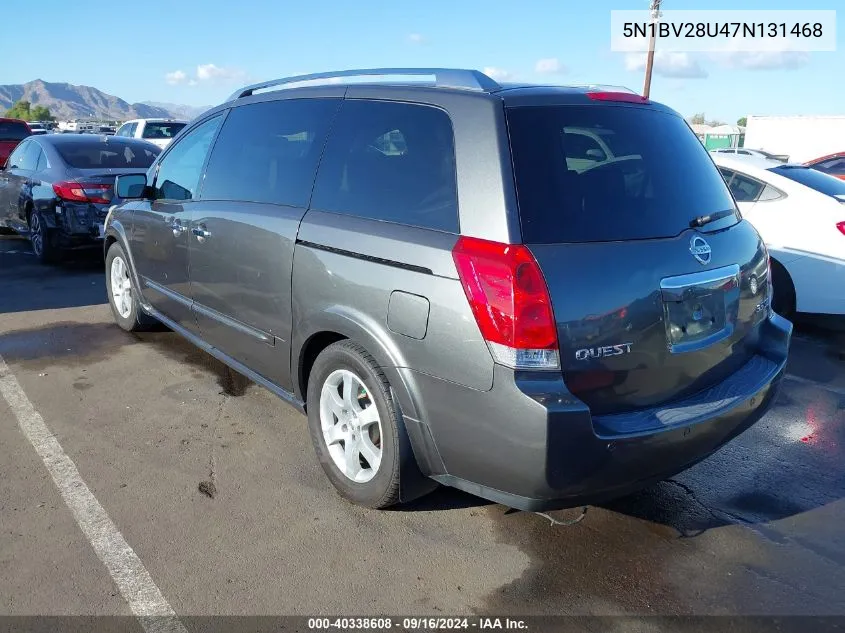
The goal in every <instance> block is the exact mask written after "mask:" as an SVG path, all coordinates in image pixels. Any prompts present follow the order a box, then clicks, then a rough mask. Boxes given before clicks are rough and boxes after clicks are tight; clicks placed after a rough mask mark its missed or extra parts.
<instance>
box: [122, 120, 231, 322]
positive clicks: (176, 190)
mask: <svg viewBox="0 0 845 633" xmlns="http://www.w3.org/2000/svg"><path fill="white" fill-rule="evenodd" d="M222 119H223V117H222V116H221V115H217V116H215V117H213V118H211V119H208V120H206V121H204V122H202V123H200V124H199V125H197V126H195V127H194V128H193V129H192V130H191V131H189V132H188V133H187V134H186V135H185V136H184V137H182V139H181V140H180V141H179V142H178V143H176V144H174V145H173V147H172V148H171V149H170V150H169V151H168V152H167V154H166V155H165V156H164V157H163V158H162V159H161V161H160V162H159V164H158V165H157V167H156V169H155V179H154V181H153V199H152V200H146V201H144V202H142V203H141V204H139V206H138V209H137V210H136V211H135V214H134V216H133V222H132V237H131V243H132V256H133V263H134V265H135V270H136V272H137V273H138V277H139V281H140V283H141V292H142V294H143V295H144V298H145V299H146V300H147V302H149V304H150V305H152V307H153V308H155V309H156V310H158V311H159V312H161V313H162V314H164V316H166V317H168V318H169V319H171V320H173V321H175V322H176V323H178V324H179V325H181V326H182V327H184V328H186V329H188V330H191V331H196V330H197V327H196V322H195V320H194V318H193V315H192V313H191V289H190V282H189V279H188V245H189V237H190V224H191V214H192V212H193V207H194V205H195V204H196V203H195V202H194V199H195V197H196V194H197V188H198V186H199V182H200V177H201V175H202V170H203V166H204V165H205V160H206V157H207V155H208V150H209V148H210V147H211V143H212V141H213V140H214V136H215V134H216V132H217V129H218V128H219V127H220V122H221V121H222Z"/></svg>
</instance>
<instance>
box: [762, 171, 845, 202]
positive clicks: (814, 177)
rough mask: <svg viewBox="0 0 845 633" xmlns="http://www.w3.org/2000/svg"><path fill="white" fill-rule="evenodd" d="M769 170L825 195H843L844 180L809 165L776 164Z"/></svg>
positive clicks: (844, 190)
mask: <svg viewBox="0 0 845 633" xmlns="http://www.w3.org/2000/svg"><path fill="white" fill-rule="evenodd" d="M769 171H772V172H774V173H776V174H777V175H778V176H783V177H784V178H789V179H790V180H794V181H795V182H800V183H801V184H802V185H804V186H805V187H809V188H810V189H815V190H816V191H818V192H819V193H823V194H825V195H827V196H845V181H843V180H839V179H838V178H834V177H833V176H829V175H827V174H823V173H821V172H820V171H818V170H815V169H811V168H810V167H803V166H798V165H778V166H777V167H771V168H770V169H769Z"/></svg>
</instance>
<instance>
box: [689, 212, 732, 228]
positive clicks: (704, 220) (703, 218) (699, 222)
mask: <svg viewBox="0 0 845 633" xmlns="http://www.w3.org/2000/svg"><path fill="white" fill-rule="evenodd" d="M734 214H736V211H734V210H733V209H725V210H724V211H717V212H716V213H712V214H710V215H699V216H698V217H695V218H693V219H692V220H690V221H689V225H690V228H693V229H694V228H697V227H699V226H704V225H705V224H710V223H711V222H715V221H716V220H721V219H722V218H726V217H728V216H729V215H734Z"/></svg>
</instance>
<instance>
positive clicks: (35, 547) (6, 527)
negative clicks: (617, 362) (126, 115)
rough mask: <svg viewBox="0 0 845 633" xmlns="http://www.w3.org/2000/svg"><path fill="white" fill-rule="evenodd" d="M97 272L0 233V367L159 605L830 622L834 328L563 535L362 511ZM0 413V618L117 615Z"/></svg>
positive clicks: (17, 427) (490, 509) (841, 478)
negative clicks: (127, 326) (746, 407)
mask: <svg viewBox="0 0 845 633" xmlns="http://www.w3.org/2000/svg"><path fill="white" fill-rule="evenodd" d="M101 270H102V263H101V261H100V260H98V258H97V257H96V254H94V255H93V256H86V257H81V258H79V259H78V260H75V261H72V262H69V263H67V264H66V265H65V266H63V267H62V268H44V267H42V266H39V265H38V264H36V263H35V261H34V258H33V257H32V256H31V255H30V254H29V245H28V243H27V242H25V241H22V240H19V239H17V238H12V237H0V357H2V359H3V360H5V363H6V365H7V366H8V371H9V372H10V373H11V374H12V375H14V377H15V378H16V379H17V382H18V384H19V385H20V387H21V388H22V390H23V392H24V393H25V395H26V397H27V398H28V400H29V402H31V403H32V406H33V407H34V409H35V410H36V411H37V412H38V413H39V414H40V416H41V418H43V421H44V424H46V426H47V427H48V428H49V430H50V431H51V432H52V433H53V434H54V435H55V437H56V439H57V440H58V442H59V443H60V445H61V448H62V449H63V450H64V453H65V454H66V455H67V457H69V458H70V460H72V461H73V463H74V464H75V465H76V468H77V469H78V472H79V476H81V478H82V480H84V482H85V484H86V485H87V487H88V489H90V491H91V493H93V495H94V497H96V500H97V501H98V502H99V504H101V505H102V508H103V509H104V510H105V511H106V512H107V513H108V516H109V517H110V519H111V521H112V522H113V523H114V526H116V528H117V530H119V533H120V534H121V535H122V537H123V538H124V539H125V541H126V543H127V544H128V545H129V546H130V547H131V549H132V550H133V551H134V553H135V554H136V555H137V557H138V559H140V561H142V563H143V566H144V568H145V569H146V570H147V572H149V577H150V578H151V579H152V581H153V582H154V583H155V586H156V587H157V588H158V589H159V590H160V592H161V594H162V596H164V598H165V599H166V600H167V602H168V603H169V604H170V605H171V606H172V608H173V610H174V611H175V613H176V614H177V615H179V616H191V615H209V614H253V615H254V614H298V615H314V614H318V613H332V614H343V615H376V614H399V613H403V614H435V615H436V614H445V615H454V614H491V613H492V614H508V613H518V614H522V615H527V614H602V615H612V614H622V613H625V614H661V615H666V614H769V615H810V614H812V615H837V614H838V615H845V529H843V525H845V466H843V465H845V336H843V335H842V334H836V333H832V332H828V331H823V330H819V329H814V328H807V327H802V328H798V329H797V331H796V335H795V340H794V342H793V348H792V353H791V360H790V364H789V369H788V371H789V376H788V379H787V380H786V381H785V384H784V388H783V390H782V393H781V395H780V396H779V399H778V401H777V404H776V406H775V407H774V408H773V410H772V411H771V412H770V413H769V414H767V415H766V417H765V418H763V419H762V420H761V421H760V422H759V423H758V424H757V425H756V426H755V427H754V428H752V429H751V430H750V431H749V432H747V433H746V434H744V435H743V436H741V437H740V438H738V439H737V440H735V441H734V442H732V443H731V444H729V445H728V446H727V447H726V448H725V449H723V450H722V451H721V452H720V453H718V454H716V455H715V456H713V457H711V458H710V459H708V460H707V461H705V462H703V463H702V464H700V465H698V466H696V467H695V468H693V469H692V470H690V471H688V472H686V473H683V474H682V475H679V476H677V477H676V478H674V479H673V480H672V481H668V482H664V483H661V484H659V485H657V486H655V487H653V488H650V489H648V490H646V491H644V492H642V493H639V494H637V495H635V496H632V497H629V498H626V499H622V500H619V501H616V502H613V503H611V504H607V505H605V506H603V507H591V508H589V510H588V513H587V515H586V517H585V518H584V520H583V521H581V522H580V523H578V524H576V525H572V526H569V527H561V526H552V525H551V523H550V522H549V521H548V520H547V519H545V518H543V517H541V516H537V515H535V514H531V513H524V512H514V511H508V509H507V508H505V507H502V506H499V505H495V504H489V503H487V502H485V501H483V500H481V499H477V498H475V497H472V496H470V495H465V494H463V493H458V492H456V491H450V490H446V489H441V490H438V491H436V492H435V493H434V494H432V495H431V496H429V497H427V498H425V499H424V500H421V501H419V502H417V503H415V504H414V505H412V506H408V507H403V508H401V509H399V510H393V511H382V512H376V511H368V510H365V509H362V508H358V507H355V506H352V505H350V504H348V503H346V502H344V501H343V500H341V499H340V498H339V497H338V496H337V495H336V494H335V492H334V491H333V489H332V488H331V487H330V484H329V483H328V481H327V480H326V479H325V477H324V475H323V473H322V470H321V469H320V467H319V464H318V463H317V461H316V459H315V457H314V452H313V449H312V447H311V444H310V440H309V438H308V433H307V429H306V423H305V419H304V418H303V417H301V416H300V415H298V414H296V413H295V412H293V411H292V410H290V409H288V408H287V407H286V406H285V405H283V404H282V403H281V402H280V401H279V400H277V399H276V398H275V397H274V396H272V395H271V394H270V393H268V392H266V391H265V390H263V389H261V388H259V387H257V386H255V385H252V384H250V383H249V382H247V381H246V380H245V379H243V378H241V377H240V376H238V375H237V374H233V373H232V372H231V371H229V370H227V369H226V368H225V367H224V366H223V365H221V364H220V363H218V362H217V361H215V360H214V359H212V358H211V357H209V356H207V355H206V354H204V353H203V352H200V351H198V350H196V349H194V348H193V347H191V346H190V345H189V344H187V343H186V342H184V341H183V340H182V339H181V338H179V337H178V336H177V335H175V334H173V333H170V332H167V331H161V332H152V333H146V334H142V335H138V336H133V335H130V334H127V333H125V332H123V331H122V330H120V329H118V328H117V326H115V325H113V323H112V319H111V314H110V312H109V309H108V306H107V304H106V294H105V286H104V283H103V275H102V272H101ZM18 413H19V412H17V411H16V410H14V407H13V406H12V405H11V404H9V403H8V402H7V401H6V400H4V399H2V398H0V454H1V455H0V599H2V604H0V615H32V614H54V615H62V614H89V615H128V614H130V607H129V605H128V603H127V601H126V600H124V598H123V596H122V594H121V591H120V589H119V587H118V585H116V584H115V581H114V580H113V579H112V576H111V575H110V573H109V571H108V569H107V567H106V566H105V565H104V564H103V562H102V561H101V560H100V558H98V555H97V553H95V550H94V549H93V548H92V545H91V543H90V542H89V540H88V539H87V538H86V536H85V534H84V533H83V531H82V530H81V529H80V527H79V525H78V523H77V520H76V519H75V517H74V514H73V513H72V512H71V510H70V509H69V507H68V505H67V504H66V503H65V501H64V499H63V497H62V496H61V495H60V493H59V491H58V489H57V486H56V484H54V482H53V479H51V476H50V473H49V472H48V470H47V468H46V467H45V463H44V461H43V460H42V458H41V457H40V456H39V454H38V453H37V452H36V450H35V449H34V447H33V444H32V443H31V442H30V441H29V439H28V438H27V436H26V434H25V433H24V431H23V430H22V426H21V424H20V423H19V419H18ZM208 481H212V482H213V483H214V486H215V488H216V494H215V495H214V497H213V498H211V497H209V496H207V495H205V494H203V493H202V492H200V491H199V490H198V486H199V484H200V482H208ZM577 515H578V511H577V510H568V511H563V512H558V513H554V516H555V517H556V518H558V519H560V520H565V519H570V518H573V517H575V516H577Z"/></svg>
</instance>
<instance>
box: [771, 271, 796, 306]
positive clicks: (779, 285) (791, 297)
mask: <svg viewBox="0 0 845 633" xmlns="http://www.w3.org/2000/svg"><path fill="white" fill-rule="evenodd" d="M772 292H773V294H772V310H774V311H775V312H777V313H778V314H779V315H781V316H782V317H787V318H788V317H791V316H792V315H793V314H795V285H794V284H793V283H792V277H790V276H789V273H788V272H786V268H784V267H783V264H781V263H780V262H779V261H776V260H774V259H773V260H772Z"/></svg>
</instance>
